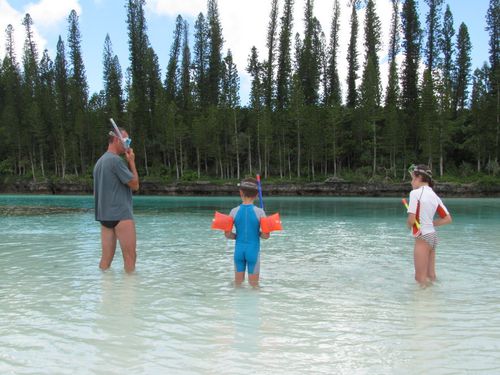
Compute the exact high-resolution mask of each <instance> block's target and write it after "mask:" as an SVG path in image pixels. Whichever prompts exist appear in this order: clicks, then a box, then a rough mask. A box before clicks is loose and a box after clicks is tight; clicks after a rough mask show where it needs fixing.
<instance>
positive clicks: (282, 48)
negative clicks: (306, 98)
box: [276, 0, 294, 110]
mask: <svg viewBox="0 0 500 375" xmlns="http://www.w3.org/2000/svg"><path fill="white" fill-rule="evenodd" d="M293 2H294V0H285V5H284V9H283V16H282V17H281V31H280V37H279V54H278V74H277V78H276V107H277V109H278V110H283V109H285V108H288V106H289V102H290V85H291V74H292V58H291V47H292V28H293Z"/></svg>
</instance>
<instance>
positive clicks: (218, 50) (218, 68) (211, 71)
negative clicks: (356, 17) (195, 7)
mask: <svg viewBox="0 0 500 375" xmlns="http://www.w3.org/2000/svg"><path fill="white" fill-rule="evenodd" d="M207 22H208V42H209V58H208V72H207V75H208V77H207V79H208V81H207V85H208V87H207V90H208V103H209V104H211V105H215V106H217V104H218V100H219V96H220V85H221V80H222V65H223V61H222V45H223V44H224V39H223V38H222V26H221V24H220V19H219V8H218V5H217V0H208V11H207Z"/></svg>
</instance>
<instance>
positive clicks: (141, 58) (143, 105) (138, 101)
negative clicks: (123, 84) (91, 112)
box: [127, 0, 151, 174]
mask: <svg viewBox="0 0 500 375" xmlns="http://www.w3.org/2000/svg"><path fill="white" fill-rule="evenodd" d="M144 4H145V1H144V0H128V3H127V24H128V37H129V59H130V89H129V101H128V113H129V116H130V121H131V124H130V130H129V134H130V135H131V136H132V137H134V138H135V139H136V140H137V142H136V143H135V145H136V146H134V150H135V154H136V158H137V165H141V164H142V165H143V166H144V168H145V171H146V174H148V173H149V170H148V161H147V160H148V153H147V147H146V145H147V134H148V133H150V130H149V129H148V128H149V125H150V123H151V122H150V113H149V104H148V99H147V89H148V88H147V82H146V81H147V72H146V64H147V59H148V54H149V48H150V47H149V39H148V36H147V34H146V30H147V27H146V19H145V17H144Z"/></svg>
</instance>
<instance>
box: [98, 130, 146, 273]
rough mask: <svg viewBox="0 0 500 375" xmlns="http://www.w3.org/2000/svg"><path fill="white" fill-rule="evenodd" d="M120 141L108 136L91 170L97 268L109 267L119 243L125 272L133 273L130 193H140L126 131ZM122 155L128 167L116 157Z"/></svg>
mask: <svg viewBox="0 0 500 375" xmlns="http://www.w3.org/2000/svg"><path fill="white" fill-rule="evenodd" d="M120 132H121V137H119V136H118V134H115V133H114V132H112V131H111V132H109V138H108V150H107V151H106V152H105V153H104V155H102V156H101V157H100V158H99V160H98V161H97V163H96V165H95V167H94V199H95V219H96V220H97V221H99V222H100V223H101V245H102V256H101V262H100V263H99V267H100V268H101V269H102V270H106V269H108V268H109V267H110V266H111V262H112V261H113V257H114V255H115V250H116V240H118V241H120V247H121V249H122V255H123V262H124V267H125V271H126V272H127V273H131V272H133V271H134V269H135V259H136V234H135V223H134V217H133V214H132V191H137V190H139V176H138V174H137V169H136V167H135V154H134V151H133V149H131V148H129V147H128V146H129V144H130V142H131V140H130V138H129V137H128V134H127V132H126V131H125V130H123V129H120ZM122 154H125V158H126V159H127V163H128V167H127V164H126V163H125V162H124V161H123V160H122V158H121V157H120V156H119V155H122Z"/></svg>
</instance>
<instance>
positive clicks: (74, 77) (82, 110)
mask: <svg viewBox="0 0 500 375" xmlns="http://www.w3.org/2000/svg"><path fill="white" fill-rule="evenodd" d="M78 21H79V20H78V15H77V14H76V12H75V11H74V10H72V11H71V12H70V14H69V17H68V24H69V27H68V47H69V57H70V70H69V88H70V113H71V118H70V121H71V125H72V130H73V133H72V134H73V136H72V137H71V138H72V139H73V147H74V148H73V163H74V170H75V174H78V167H79V168H80V171H81V173H84V172H85V171H86V166H87V162H88V160H86V150H87V149H88V143H87V140H88V134H89V131H88V119H87V102H88V86H87V78H86V76H85V67H84V64H83V57H82V52H81V35H80V29H79V25H78Z"/></svg>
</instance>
